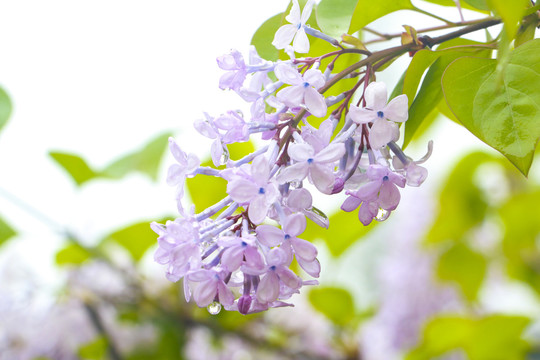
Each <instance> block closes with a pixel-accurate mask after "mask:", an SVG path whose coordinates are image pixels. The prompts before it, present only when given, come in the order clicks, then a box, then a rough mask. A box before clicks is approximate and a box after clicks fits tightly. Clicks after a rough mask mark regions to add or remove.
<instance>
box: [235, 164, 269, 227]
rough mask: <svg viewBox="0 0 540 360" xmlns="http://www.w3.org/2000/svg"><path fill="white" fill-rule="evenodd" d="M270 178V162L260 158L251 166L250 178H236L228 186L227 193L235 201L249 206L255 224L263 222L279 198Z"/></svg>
mask: <svg viewBox="0 0 540 360" xmlns="http://www.w3.org/2000/svg"><path fill="white" fill-rule="evenodd" d="M269 178H270V165H269V164H268V160H267V159H266V158H265V157H264V156H258V157H256V158H255V159H254V160H253V163H252V164H251V177H250V178H245V177H240V176H236V177H234V178H233V179H232V180H230V181H229V183H228V184H227V193H228V194H229V195H230V196H231V198H232V199H233V200H234V201H236V202H238V203H239V204H243V205H249V207H248V216H249V219H250V220H251V222H253V223H254V224H260V223H261V222H263V220H264V219H265V218H266V214H267V213H268V210H269V208H270V206H272V204H273V203H274V202H275V201H276V199H277V196H278V191H277V188H276V185H275V184H274V183H273V182H270V181H269Z"/></svg>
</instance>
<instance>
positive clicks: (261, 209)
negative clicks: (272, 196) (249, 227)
mask: <svg viewBox="0 0 540 360" xmlns="http://www.w3.org/2000/svg"><path fill="white" fill-rule="evenodd" d="M267 213H268V205H266V198H265V196H264V195H257V196H256V197H255V199H253V201H251V202H250V203H249V210H248V216H249V220H251V222H252V223H254V224H255V225H258V224H260V223H262V222H263V221H264V219H265V218H266V214H267Z"/></svg>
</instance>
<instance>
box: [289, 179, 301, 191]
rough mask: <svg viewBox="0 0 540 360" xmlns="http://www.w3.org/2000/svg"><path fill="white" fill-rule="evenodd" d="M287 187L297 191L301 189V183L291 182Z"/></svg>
mask: <svg viewBox="0 0 540 360" xmlns="http://www.w3.org/2000/svg"><path fill="white" fill-rule="evenodd" d="M289 186H290V187H291V189H299V188H301V187H302V181H296V180H293V181H291V182H290V183H289Z"/></svg>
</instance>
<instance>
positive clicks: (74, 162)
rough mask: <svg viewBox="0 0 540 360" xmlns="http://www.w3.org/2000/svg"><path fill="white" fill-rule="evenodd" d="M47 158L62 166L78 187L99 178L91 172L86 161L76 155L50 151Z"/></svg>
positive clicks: (97, 174)
mask: <svg viewBox="0 0 540 360" xmlns="http://www.w3.org/2000/svg"><path fill="white" fill-rule="evenodd" d="M49 156H50V157H52V158H53V159H54V161H56V162H57V163H58V164H59V165H60V166H62V167H63V168H64V170H66V171H67V172H68V174H69V175H71V178H72V179H73V180H74V181H75V183H77V185H79V186H80V185H82V184H84V183H85V182H87V181H88V180H92V179H94V178H95V177H98V176H99V173H96V172H95V171H94V170H92V169H91V168H90V166H88V164H87V163H86V161H85V160H84V159H82V158H81V157H79V156H77V155H72V154H66V153H60V152H55V151H51V152H49Z"/></svg>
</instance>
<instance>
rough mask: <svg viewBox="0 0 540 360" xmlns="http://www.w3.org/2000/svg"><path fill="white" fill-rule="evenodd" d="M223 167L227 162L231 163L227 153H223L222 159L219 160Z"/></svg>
mask: <svg viewBox="0 0 540 360" xmlns="http://www.w3.org/2000/svg"><path fill="white" fill-rule="evenodd" d="M219 161H220V163H221V165H225V164H226V163H227V161H229V154H228V153H227V152H223V154H222V155H221V159H220V160H219Z"/></svg>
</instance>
